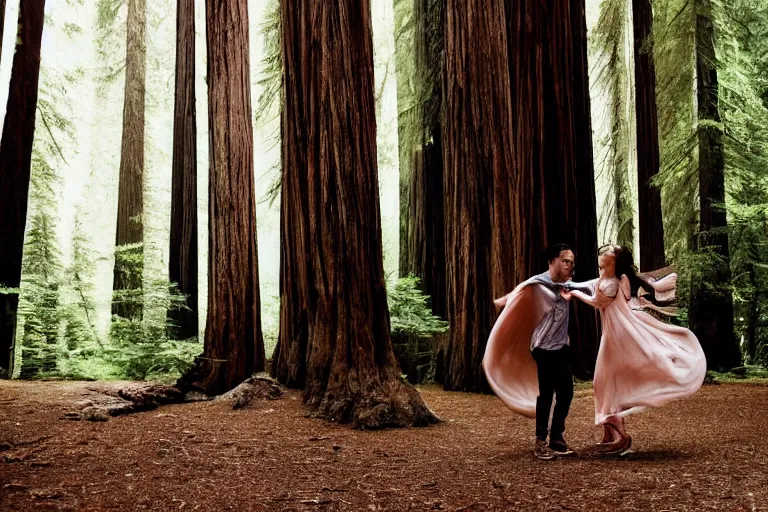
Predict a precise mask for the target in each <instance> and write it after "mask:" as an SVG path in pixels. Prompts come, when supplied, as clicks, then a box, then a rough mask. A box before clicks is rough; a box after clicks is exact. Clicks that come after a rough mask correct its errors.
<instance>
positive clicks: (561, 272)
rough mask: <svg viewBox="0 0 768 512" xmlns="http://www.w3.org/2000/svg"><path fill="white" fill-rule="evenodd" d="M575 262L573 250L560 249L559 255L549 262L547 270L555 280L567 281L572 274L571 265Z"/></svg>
mask: <svg viewBox="0 0 768 512" xmlns="http://www.w3.org/2000/svg"><path fill="white" fill-rule="evenodd" d="M575 263H576V261H575V257H574V256H573V251H569V250H566V251H561V252H560V256H558V257H557V258H555V259H553V260H552V261H551V262H550V263H549V271H550V273H551V274H552V276H553V278H554V280H555V281H558V282H563V281H567V280H568V279H570V278H571V276H572V275H573V267H574V265H575Z"/></svg>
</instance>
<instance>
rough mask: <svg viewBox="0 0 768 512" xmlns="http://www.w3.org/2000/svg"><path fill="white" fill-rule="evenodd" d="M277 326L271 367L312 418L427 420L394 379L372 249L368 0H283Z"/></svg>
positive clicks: (367, 423)
mask: <svg viewBox="0 0 768 512" xmlns="http://www.w3.org/2000/svg"><path fill="white" fill-rule="evenodd" d="M281 20H282V30H283V33H282V36H283V37H282V44H283V59H284V60H283V62H284V73H285V74H284V84H285V89H284V94H285V97H284V105H283V111H282V133H283V139H282V140H283V142H282V144H283V146H282V159H283V179H282V189H281V227H282V229H281V235H280V236H281V256H282V257H281V262H280V265H281V271H280V285H281V290H280V295H281V311H280V334H279V338H278V347H277V349H276V352H275V356H274V362H273V367H272V372H273V374H274V375H276V376H277V378H278V379H279V380H280V381H281V382H285V383H287V384H290V385H295V386H300V385H301V384H304V387H305V391H304V401H305V403H306V404H307V405H308V406H309V408H310V409H311V410H312V411H313V413H314V414H315V415H317V416H319V417H322V418H327V419H331V420H334V421H339V422H349V423H352V425H353V426H355V427H360V428H380V427H388V426H405V425H426V424H429V423H433V422H435V421H437V419H436V417H435V416H434V414H433V413H432V412H431V411H430V410H429V409H428V408H427V407H426V406H425V405H424V403H423V401H422V399H421V397H420V396H419V394H418V392H417V391H416V390H415V389H413V388H412V387H411V386H410V385H408V384H407V383H405V382H403V381H402V380H401V379H400V375H399V367H398V364H397V361H396V359H395V356H394V353H393V351H392V341H391V338H390V333H389V331H390V324H389V312H388V309H387V299H386V289H385V284H384V268H383V262H382V261H383V260H382V247H381V218H380V210H379V187H378V176H377V174H378V173H377V169H376V119H375V108H374V97H373V42H372V38H371V18H370V4H369V2H368V0H362V1H359V0H339V1H338V2H315V1H314V0H285V1H283V2H282V3H281Z"/></svg>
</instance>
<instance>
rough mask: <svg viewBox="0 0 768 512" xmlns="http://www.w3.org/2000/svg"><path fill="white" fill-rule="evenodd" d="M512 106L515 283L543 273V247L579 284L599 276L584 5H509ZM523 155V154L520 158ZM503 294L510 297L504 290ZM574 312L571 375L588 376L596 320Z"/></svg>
mask: <svg viewBox="0 0 768 512" xmlns="http://www.w3.org/2000/svg"><path fill="white" fill-rule="evenodd" d="M506 19H507V24H508V27H509V28H508V32H509V35H510V38H509V41H508V44H509V47H510V50H509V56H510V61H509V62H510V68H511V69H512V71H511V72H510V73H509V77H510V79H511V84H512V85H511V87H510V89H511V90H512V97H513V101H514V108H513V112H515V116H514V117H515V122H514V145H515V147H516V148H517V152H516V154H515V160H514V161H515V167H516V168H517V172H518V173H519V177H518V178H517V179H516V180H515V187H514V197H515V198H516V199H515V201H516V202H515V205H514V212H515V214H514V216H513V219H514V223H513V230H512V231H513V232H514V234H515V235H514V239H515V240H526V243H518V244H515V245H514V246H512V247H511V249H512V254H513V258H514V261H515V276H516V277H515V282H519V281H521V280H522V279H524V278H526V277H528V276H530V275H532V274H534V273H538V272H543V271H544V270H546V261H544V260H543V258H542V253H543V250H544V247H545V246H546V245H548V244H552V243H556V242H566V243H569V244H571V245H572V246H573V247H574V248H575V249H576V253H577V275H578V279H579V280H586V279H590V278H591V277H594V276H596V275H597V222H596V207H595V188H594V164H593V159H592V129H591V117H590V106H589V91H588V84H589V80H588V73H587V39H586V16H585V11H584V1H583V0H580V1H575V2H571V1H568V0H547V2H539V1H534V0H530V1H521V2H512V1H511V0H508V2H507V12H506ZM521 153H523V154H521ZM507 291H508V290H507ZM582 306H583V305H575V311H574V315H573V317H572V322H571V326H570V330H571V332H570V334H571V339H572V340H573V346H574V347H575V349H576V371H577V373H578V374H581V375H585V376H586V375H589V374H590V373H591V371H592V370H593V368H594V363H595V358H596V354H597V340H598V329H597V317H596V314H595V312H594V311H593V310H591V309H590V308H584V307H582Z"/></svg>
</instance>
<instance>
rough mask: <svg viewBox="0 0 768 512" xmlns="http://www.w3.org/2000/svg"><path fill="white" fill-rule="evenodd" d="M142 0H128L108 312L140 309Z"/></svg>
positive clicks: (131, 314) (136, 314)
mask: <svg viewBox="0 0 768 512" xmlns="http://www.w3.org/2000/svg"><path fill="white" fill-rule="evenodd" d="M146 28H147V1H146V0H128V19H127V21H126V34H127V36H126V50H125V51H126V58H125V96H124V99H123V136H122V141H121V145H120V177H119V180H120V182H119V185H118V195H117V232H116V235H115V269H114V280H113V284H112V290H113V292H114V297H113V302H112V314H115V315H119V316H122V317H124V318H140V317H141V315H142V309H143V308H142V297H141V294H142V291H141V290H142V280H143V273H144V272H143V270H144V247H143V243H144V220H143V216H144V186H143V185H144V127H145V123H144V107H145V101H144V99H145V96H146V74H147V45H146Z"/></svg>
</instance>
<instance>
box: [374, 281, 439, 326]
mask: <svg viewBox="0 0 768 512" xmlns="http://www.w3.org/2000/svg"><path fill="white" fill-rule="evenodd" d="M420 284H421V280H420V279H419V278H418V277H416V276H414V275H413V274H411V275H409V276H408V277H401V278H400V279H398V280H397V282H396V283H395V285H394V286H393V287H391V288H390V289H389V290H388V292H387V297H388V303H389V318H390V322H391V329H392V334H393V335H407V336H418V337H432V336H434V335H435V334H441V333H444V332H446V331H447V330H448V322H446V321H444V320H442V319H441V318H440V317H438V316H435V315H433V314H432V310H431V309H430V307H429V296H428V295H424V293H423V292H422V291H421V289H420V288H419V286H420Z"/></svg>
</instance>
